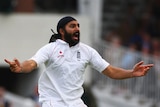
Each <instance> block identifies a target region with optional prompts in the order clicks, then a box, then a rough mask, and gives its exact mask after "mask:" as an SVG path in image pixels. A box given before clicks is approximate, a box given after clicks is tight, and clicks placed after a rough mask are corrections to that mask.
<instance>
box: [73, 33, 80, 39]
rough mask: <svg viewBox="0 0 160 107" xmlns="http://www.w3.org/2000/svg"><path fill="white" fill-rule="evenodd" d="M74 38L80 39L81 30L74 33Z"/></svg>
mask: <svg viewBox="0 0 160 107" xmlns="http://www.w3.org/2000/svg"><path fill="white" fill-rule="evenodd" d="M73 39H74V40H79V32H76V33H74V34H73Z"/></svg>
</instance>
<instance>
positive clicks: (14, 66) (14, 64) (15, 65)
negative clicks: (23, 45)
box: [4, 59, 22, 73]
mask: <svg viewBox="0 0 160 107" xmlns="http://www.w3.org/2000/svg"><path fill="white" fill-rule="evenodd" d="M4 61H5V62H6V63H8V64H9V66H10V69H11V71H12V72H15V73H21V71H22V68H21V65H20V62H19V61H18V59H14V60H13V61H9V60H7V59H4Z"/></svg>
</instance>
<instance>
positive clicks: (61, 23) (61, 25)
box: [49, 16, 76, 43]
mask: <svg viewBox="0 0 160 107" xmlns="http://www.w3.org/2000/svg"><path fill="white" fill-rule="evenodd" d="M73 20H76V19H75V18H73V17H71V16H65V17H63V18H61V19H60V20H59V22H58V24H57V33H58V34H56V33H55V32H54V31H53V30H52V29H51V30H52V32H53V35H52V36H51V38H50V40H49V43H50V42H54V41H55V40H56V39H61V35H60V32H59V29H60V28H64V26H65V25H66V24H67V23H69V22H70V21H73Z"/></svg>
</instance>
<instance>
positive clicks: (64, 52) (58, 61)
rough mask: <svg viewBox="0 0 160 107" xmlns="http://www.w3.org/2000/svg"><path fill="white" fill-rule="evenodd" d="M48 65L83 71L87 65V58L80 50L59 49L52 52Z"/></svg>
mask: <svg viewBox="0 0 160 107" xmlns="http://www.w3.org/2000/svg"><path fill="white" fill-rule="evenodd" d="M49 63H50V64H52V65H53V66H56V67H63V68H64V67H65V68H68V67H70V68H75V69H84V68H86V66H87V64H88V63H89V57H88V56H87V54H86V53H85V52H84V51H83V50H81V49H80V48H74V49H72V48H60V47H57V48H56V49H55V50H53V53H52V54H51V56H50V61H49Z"/></svg>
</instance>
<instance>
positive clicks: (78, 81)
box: [5, 16, 153, 107]
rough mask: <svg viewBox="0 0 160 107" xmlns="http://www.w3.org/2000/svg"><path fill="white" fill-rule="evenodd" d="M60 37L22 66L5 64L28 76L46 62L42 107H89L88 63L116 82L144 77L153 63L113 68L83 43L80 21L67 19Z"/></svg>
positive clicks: (60, 26)
mask: <svg viewBox="0 0 160 107" xmlns="http://www.w3.org/2000/svg"><path fill="white" fill-rule="evenodd" d="M57 32H58V34H54V35H53V36H52V37H51V39H50V41H49V42H50V43H49V44H46V45H45V46H43V47H42V48H40V49H39V50H38V51H37V53H36V54H35V55H34V56H33V57H31V59H28V60H26V61H24V62H22V63H20V61H19V60H18V59H14V60H13V61H9V60H7V59H5V62H6V63H8V64H9V65H10V69H11V71H12V72H15V73H28V72H31V71H33V69H35V68H37V67H38V66H39V65H40V64H42V63H44V64H45V66H46V69H45V71H44V72H43V73H42V74H41V76H40V79H39V84H38V91H39V100H40V102H41V103H42V107H87V105H85V104H84V103H83V101H82V100H81V96H82V94H83V92H84V90H83V88H82V85H83V82H84V77H83V76H84V71H85V68H86V67H87V65H88V64H90V65H91V66H92V67H93V68H94V69H96V70H97V71H99V72H100V73H102V74H104V75H106V76H109V77H111V78H113V79H125V78H132V77H140V76H144V75H145V74H146V73H147V72H148V70H149V69H150V68H151V67H152V66H153V64H146V65H143V61H141V62H139V63H137V64H135V66H134V67H133V69H131V70H126V69H122V68H118V67H115V66H112V65H111V64H109V63H108V62H107V61H105V60H104V59H103V58H102V57H101V56H100V55H99V53H98V52H97V51H96V50H95V49H93V48H91V47H90V46H87V45H86V44H83V43H81V42H80V29H79V23H78V21H77V20H76V19H75V18H73V17H71V16H66V17H63V18H62V19H60V20H59V22H58V24H57Z"/></svg>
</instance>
